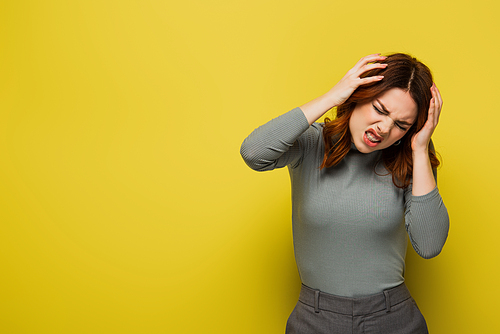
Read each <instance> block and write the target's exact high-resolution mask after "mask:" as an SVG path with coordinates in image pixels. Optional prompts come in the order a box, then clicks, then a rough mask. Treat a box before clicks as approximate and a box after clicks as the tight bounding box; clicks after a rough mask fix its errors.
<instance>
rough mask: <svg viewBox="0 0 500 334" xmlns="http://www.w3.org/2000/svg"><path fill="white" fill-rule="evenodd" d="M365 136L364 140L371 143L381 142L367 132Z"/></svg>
mask: <svg viewBox="0 0 500 334" xmlns="http://www.w3.org/2000/svg"><path fill="white" fill-rule="evenodd" d="M365 134H366V138H368V140H369V141H371V142H372V143H380V142H381V141H382V140H380V139H377V137H375V135H374V134H373V133H371V132H369V131H366V132H365Z"/></svg>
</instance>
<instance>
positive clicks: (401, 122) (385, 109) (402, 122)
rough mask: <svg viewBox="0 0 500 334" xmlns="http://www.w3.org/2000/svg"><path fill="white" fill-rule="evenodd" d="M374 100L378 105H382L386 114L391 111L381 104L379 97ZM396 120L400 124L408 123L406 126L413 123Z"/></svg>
mask: <svg viewBox="0 0 500 334" xmlns="http://www.w3.org/2000/svg"><path fill="white" fill-rule="evenodd" d="M375 101H377V102H378V103H379V104H380V106H381V107H382V110H384V111H385V112H386V113H388V114H390V113H391V112H390V111H389V110H387V108H386V107H385V106H384V105H383V104H382V102H380V100H379V99H376V100H375ZM397 122H398V123H400V124H404V125H408V126H412V125H413V123H408V122H406V121H397Z"/></svg>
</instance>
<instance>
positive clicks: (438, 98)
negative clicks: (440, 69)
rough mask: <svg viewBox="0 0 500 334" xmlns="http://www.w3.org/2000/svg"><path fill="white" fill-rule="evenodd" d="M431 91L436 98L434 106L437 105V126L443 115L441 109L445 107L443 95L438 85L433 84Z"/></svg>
mask: <svg viewBox="0 0 500 334" xmlns="http://www.w3.org/2000/svg"><path fill="white" fill-rule="evenodd" d="M431 91H432V96H433V98H434V104H435V108H436V112H435V115H434V117H435V122H436V125H437V123H438V122H439V116H440V115H441V108H442V106H443V100H442V98H441V94H440V93H439V90H438V89H437V87H436V84H433V86H432V90H431Z"/></svg>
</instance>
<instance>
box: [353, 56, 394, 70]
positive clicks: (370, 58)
mask: <svg viewBox="0 0 500 334" xmlns="http://www.w3.org/2000/svg"><path fill="white" fill-rule="evenodd" d="M386 58H387V57H385V56H381V55H380V53H374V54H371V55H368V56H365V57H363V58H361V59H360V60H359V61H358V62H357V63H356V65H354V68H355V69H356V71H357V70H359V69H360V68H361V67H362V66H364V65H366V64H368V63H371V62H374V61H377V60H384V59H386Z"/></svg>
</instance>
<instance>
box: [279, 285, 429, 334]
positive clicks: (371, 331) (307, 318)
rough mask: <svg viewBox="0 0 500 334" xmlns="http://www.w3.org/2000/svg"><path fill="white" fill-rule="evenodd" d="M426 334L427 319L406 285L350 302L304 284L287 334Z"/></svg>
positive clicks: (288, 325) (350, 300) (350, 299)
mask: <svg viewBox="0 0 500 334" xmlns="http://www.w3.org/2000/svg"><path fill="white" fill-rule="evenodd" d="M295 333H300V334H322V333H325V334H326V333H329V334H347V333H349V334H413V333H415V334H425V333H429V332H428V330H427V324H426V323H425V319H424V317H423V315H422V313H421V312H420V310H419V309H418V307H417V304H416V303H415V301H414V300H413V298H412V297H411V295H410V292H409V291H408V288H407V287H406V285H405V284H404V283H403V284H401V285H398V286H397V287H394V288H392V289H388V290H384V291H383V292H382V293H379V294H376V295H372V296H368V297H363V298H347V297H339V296H334V295H331V294H328V293H324V292H320V291H319V290H314V289H311V288H309V287H307V286H305V285H304V284H302V288H301V290H300V296H299V301H298V302H297V305H296V306H295V308H294V309H293V311H292V313H291V314H290V317H289V318H288V321H287V324H286V334H295Z"/></svg>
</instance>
